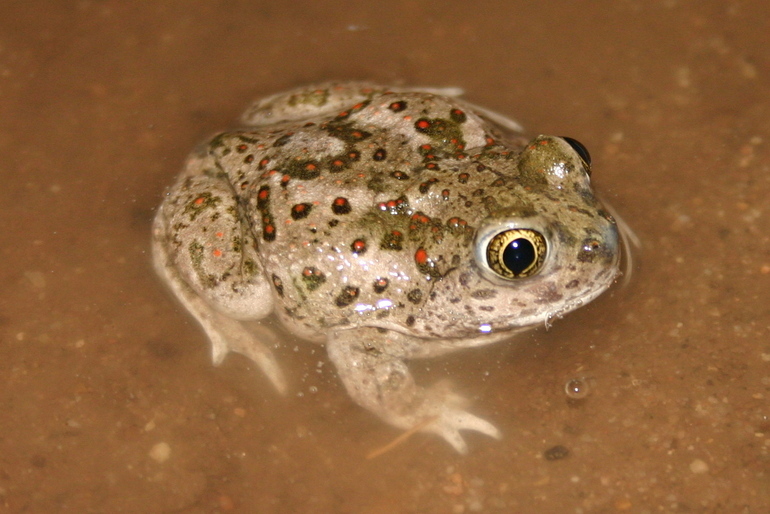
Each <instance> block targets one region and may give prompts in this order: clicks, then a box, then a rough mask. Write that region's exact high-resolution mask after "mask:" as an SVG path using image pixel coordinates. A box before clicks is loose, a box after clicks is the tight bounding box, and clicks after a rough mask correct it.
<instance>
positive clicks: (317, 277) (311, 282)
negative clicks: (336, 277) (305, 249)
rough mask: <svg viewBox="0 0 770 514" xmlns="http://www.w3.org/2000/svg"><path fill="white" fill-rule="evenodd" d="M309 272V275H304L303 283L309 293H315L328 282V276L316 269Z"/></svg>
mask: <svg viewBox="0 0 770 514" xmlns="http://www.w3.org/2000/svg"><path fill="white" fill-rule="evenodd" d="M308 271H309V273H308V274H304V273H303V274H302V282H303V283H304V284H305V287H306V288H307V290H308V291H315V290H316V289H318V288H319V287H321V285H322V284H323V283H324V282H326V275H324V274H323V273H321V272H320V271H318V270H317V269H315V268H310V269H308Z"/></svg>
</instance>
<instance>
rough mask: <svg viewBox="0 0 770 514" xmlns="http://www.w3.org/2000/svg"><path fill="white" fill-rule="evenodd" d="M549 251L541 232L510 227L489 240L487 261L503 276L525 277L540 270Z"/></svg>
mask: <svg viewBox="0 0 770 514" xmlns="http://www.w3.org/2000/svg"><path fill="white" fill-rule="evenodd" d="M547 251H548V245H547V244H546V241H545V237H543V234H541V233H540V232H538V231H536V230H532V229H528V228H516V229H510V230H506V231H504V232H500V233H499V234H497V235H496V236H494V237H493V238H492V239H491V240H490V241H489V244H487V263H489V267H490V268H492V271H494V272H495V273H497V274H498V275H500V276H501V277H503V278H508V279H517V278H524V277H529V276H531V275H534V274H535V273H537V272H538V271H540V268H542V267H543V262H545V255H546V252H547Z"/></svg>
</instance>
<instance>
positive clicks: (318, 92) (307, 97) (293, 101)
mask: <svg viewBox="0 0 770 514" xmlns="http://www.w3.org/2000/svg"><path fill="white" fill-rule="evenodd" d="M327 101H329V90H328V89H314V90H313V91H303V92H301V93H295V94H293V95H291V96H290V97H289V101H288V102H287V103H288V104H289V105H290V106H292V107H296V106H298V105H312V106H314V107H321V106H323V105H326V102H327Z"/></svg>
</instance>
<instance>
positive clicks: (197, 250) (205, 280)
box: [188, 240, 217, 288]
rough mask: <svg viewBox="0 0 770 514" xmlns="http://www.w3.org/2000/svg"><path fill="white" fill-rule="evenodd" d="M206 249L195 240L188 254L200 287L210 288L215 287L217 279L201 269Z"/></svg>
mask: <svg viewBox="0 0 770 514" xmlns="http://www.w3.org/2000/svg"><path fill="white" fill-rule="evenodd" d="M205 251H206V248H205V247H204V246H203V245H202V244H200V243H199V242H198V241H197V240H196V241H193V242H192V243H190V246H189V247H188V252H189V253H190V263H191V264H192V267H193V270H195V274H196V275H198V280H200V282H201V285H203V287H205V288H212V287H214V286H216V285H217V279H216V277H215V276H214V275H210V274H207V273H206V272H205V270H204V269H203V255H204V252H205Z"/></svg>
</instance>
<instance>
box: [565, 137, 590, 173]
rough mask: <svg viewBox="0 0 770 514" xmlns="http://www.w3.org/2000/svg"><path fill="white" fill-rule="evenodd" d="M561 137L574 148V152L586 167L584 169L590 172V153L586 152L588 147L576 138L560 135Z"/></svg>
mask: <svg viewBox="0 0 770 514" xmlns="http://www.w3.org/2000/svg"><path fill="white" fill-rule="evenodd" d="M562 139H563V140H565V141H566V142H567V143H568V144H569V145H570V146H571V147H572V149H573V150H575V153H577V154H578V155H579V156H580V159H582V161H583V165H584V166H585V168H586V171H587V172H588V173H589V174H590V173H591V154H590V153H588V149H587V148H586V147H585V146H583V143H581V142H580V141H578V140H577V139H572V138H571V137H566V136H562Z"/></svg>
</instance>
